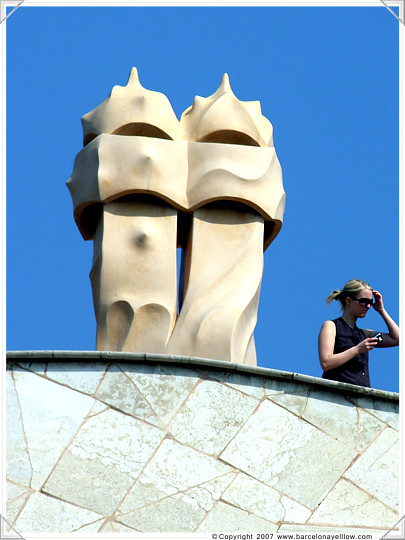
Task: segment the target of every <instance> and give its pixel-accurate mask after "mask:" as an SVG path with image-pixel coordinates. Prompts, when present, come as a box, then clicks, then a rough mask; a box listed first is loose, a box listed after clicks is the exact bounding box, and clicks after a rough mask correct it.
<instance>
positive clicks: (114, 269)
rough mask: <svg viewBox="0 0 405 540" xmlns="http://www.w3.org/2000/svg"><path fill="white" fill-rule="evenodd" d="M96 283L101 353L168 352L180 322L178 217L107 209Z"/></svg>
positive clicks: (159, 211) (116, 206)
mask: <svg viewBox="0 0 405 540" xmlns="http://www.w3.org/2000/svg"><path fill="white" fill-rule="evenodd" d="M90 279H91V283H92V288H93V301H94V308H95V312H96V319H97V349H99V350H118V351H131V352H155V353H162V352H164V351H165V348H166V344H167V341H168V339H169V336H170V334H171V332H172V329H173V326H174V322H175V318H176V302H177V286H176V211H175V210H174V209H173V208H170V207H166V206H162V205H159V206H158V205H156V204H150V203H144V202H136V203H135V202H113V203H109V204H105V205H104V206H103V213H102V217H101V219H100V221H99V224H98V227H97V230H96V234H95V238H94V257H93V266H92V269H91V272H90Z"/></svg>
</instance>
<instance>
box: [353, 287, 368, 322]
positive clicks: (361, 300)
mask: <svg viewBox="0 0 405 540" xmlns="http://www.w3.org/2000/svg"><path fill="white" fill-rule="evenodd" d="M367 301H369V302H367ZM370 301H371V302H373V291H370V289H363V290H362V291H360V292H359V293H357V294H356V295H355V298H349V299H348V300H347V304H348V307H349V309H350V311H351V313H353V315H354V316H355V317H358V318H361V319H362V318H364V317H365V316H366V315H367V313H368V310H369V309H370V308H371V305H372V303H371V304H370Z"/></svg>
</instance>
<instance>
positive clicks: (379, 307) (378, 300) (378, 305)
mask: <svg viewBox="0 0 405 540" xmlns="http://www.w3.org/2000/svg"><path fill="white" fill-rule="evenodd" d="M373 295H374V304H373V308H374V309H375V310H376V312H377V313H382V312H383V311H384V303H383V298H382V294H381V293H379V292H378V291H373Z"/></svg>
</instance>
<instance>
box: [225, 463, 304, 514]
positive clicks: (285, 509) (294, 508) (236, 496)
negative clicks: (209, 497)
mask: <svg viewBox="0 0 405 540" xmlns="http://www.w3.org/2000/svg"><path fill="white" fill-rule="evenodd" d="M221 499H222V500H223V501H225V502H228V503H230V504H232V505H233V506H236V507H238V508H241V509H242V510H247V511H248V512H250V513H252V514H254V515H256V516H258V517H262V518H264V519H267V520H269V521H272V522H274V523H277V522H279V521H294V522H305V521H306V520H307V519H308V518H309V516H310V515H311V512H310V510H308V508H306V507H305V506H303V505H301V504H299V503H297V502H295V501H293V500H291V499H289V498H288V497H286V496H283V495H281V494H280V493H278V492H277V491H276V490H274V489H273V488H271V487H269V486H266V485H265V484H263V483H262V482H259V481H257V480H255V479H254V478H251V477H249V476H246V475H245V474H243V473H241V474H239V475H238V476H237V477H236V478H235V480H234V481H233V482H232V484H231V485H230V486H229V487H228V489H227V490H226V491H225V493H224V494H223V495H222V497H221Z"/></svg>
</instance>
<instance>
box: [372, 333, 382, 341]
mask: <svg viewBox="0 0 405 540" xmlns="http://www.w3.org/2000/svg"><path fill="white" fill-rule="evenodd" d="M373 337H374V338H377V343H381V342H382V340H383V337H382V334H381V332H378V333H377V334H376V335H375V336H373Z"/></svg>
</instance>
